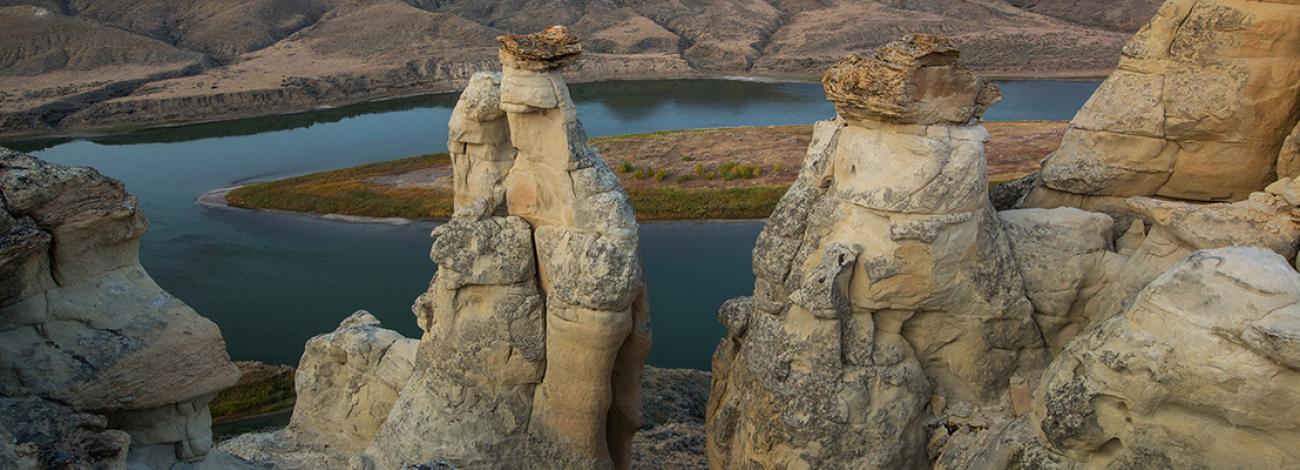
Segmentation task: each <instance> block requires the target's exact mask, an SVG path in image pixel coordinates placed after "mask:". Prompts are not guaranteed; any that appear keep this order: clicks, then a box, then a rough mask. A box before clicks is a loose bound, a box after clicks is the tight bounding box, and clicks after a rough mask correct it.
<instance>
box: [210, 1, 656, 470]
mask: <svg viewBox="0 0 1300 470" xmlns="http://www.w3.org/2000/svg"><path fill="white" fill-rule="evenodd" d="M501 43H502V45H503V46H502V48H501V60H502V65H503V69H504V71H503V72H502V73H501V74H490V73H482V74H478V75H475V76H474V77H473V78H472V79H471V80H470V83H469V86H468V88H467V89H466V90H465V92H464V93H462V94H461V96H460V100H459V101H458V102H457V104H456V107H455V109H454V110H453V112H452V117H451V122H450V123H449V126H448V127H449V130H450V131H449V142H448V147H449V148H450V150H451V155H452V163H453V175H454V176H453V178H454V185H455V192H456V195H455V198H454V203H455V216H454V217H453V218H452V219H451V220H449V221H447V222H446V223H444V224H442V225H440V226H438V227H437V228H436V229H434V231H433V234H432V236H433V240H434V241H433V246H432V248H431V249H430V257H431V258H432V259H433V261H434V262H435V263H437V265H438V272H437V274H436V275H435V276H434V278H433V281H432V282H431V283H430V285H429V289H428V291H426V292H425V293H424V294H422V295H421V296H420V297H419V298H418V299H416V301H415V305H414V306H413V307H412V310H413V312H414V313H415V316H416V319H417V322H418V323H419V325H420V328H421V329H422V330H423V331H424V336H423V337H422V338H421V339H420V340H419V342H418V346H417V345H415V344H414V341H413V340H406V339H402V338H400V336H398V335H397V334H396V333H393V332H391V331H387V330H378V329H377V328H374V326H377V325H372V323H373V318H371V317H369V316H368V315H359V316H356V315H354V317H352V318H349V319H348V320H346V321H345V322H344V324H343V325H340V329H339V330H338V331H335V332H334V333H331V334H329V335H325V336H321V337H317V338H315V339H313V340H312V342H310V343H308V348H307V352H306V353H305V354H304V357H303V361H302V364H303V365H302V367H301V368H300V369H299V371H298V378H297V386H298V387H297V388H298V392H299V395H300V399H299V403H298V404H297V406H296V407H295V410H294V418H293V423H292V424H291V425H290V427H289V428H288V429H287V430H285V431H283V432H280V433H273V434H269V435H266V434H263V435H256V436H250V437H248V438H246V439H243V440H241V441H240V442H238V443H236V444H232V446H231V449H232V450H235V451H237V452H239V453H240V455H244V456H247V457H249V458H251V459H253V460H257V461H260V462H270V463H277V464H281V465H288V466H339V465H343V463H344V462H347V464H348V465H351V466H352V467H353V468H365V469H388V468H401V467H403V466H406V465H418V464H430V463H433V462H447V463H449V464H451V465H453V466H456V467H458V468H460V467H467V468H503V469H504V468H511V469H513V468H628V467H629V466H630V463H631V461H630V460H631V445H632V438H633V435H634V433H635V432H636V430H637V429H638V428H639V427H640V426H641V411H640V408H641V401H640V388H641V376H642V369H643V367H644V362H645V357H646V355H647V354H648V353H649V348H650V326H649V325H650V323H649V316H648V315H649V310H648V306H647V303H646V292H645V280H644V275H643V274H642V268H641V260H640V257H639V255H638V253H637V242H638V241H637V225H636V220H635V218H634V216H633V213H632V206H631V204H630V202H629V201H628V198H627V195H626V194H625V193H624V192H623V190H622V188H621V187H620V186H619V183H618V179H617V178H616V177H615V176H614V174H613V172H611V171H610V170H609V168H607V167H606V166H605V163H604V161H603V160H602V159H601V158H600V155H599V153H597V151H596V150H595V149H593V148H591V147H589V146H588V145H587V135H586V133H585V132H584V131H583V129H582V124H581V123H580V122H579V121H578V119H577V112H576V108H575V107H574V104H573V101H572V100H571V99H570V98H569V92H568V87H567V86H566V85H565V83H564V80H563V79H562V78H561V76H560V72H561V70H562V69H563V67H564V66H565V65H567V64H569V63H571V62H572V61H573V60H575V59H576V58H577V55H578V54H579V53H580V52H581V45H580V44H579V43H578V42H577V38H576V37H574V36H573V35H572V34H570V33H569V32H568V30H567V29H565V28H563V27H558V26H557V27H553V28H549V29H547V30H546V31H543V32H541V33H537V34H532V35H515V36H503V37H502V38H501ZM304 392H310V393H307V394H306V396H304ZM286 456H287V457H286Z"/></svg>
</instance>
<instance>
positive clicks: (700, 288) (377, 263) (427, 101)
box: [5, 80, 1098, 369]
mask: <svg viewBox="0 0 1300 470" xmlns="http://www.w3.org/2000/svg"><path fill="white" fill-rule="evenodd" d="M1000 85H1001V86H1002V90H1003V93H1004V94H1005V95H1006V98H1005V99H1004V101H1003V102H1002V103H1001V104H999V105H997V106H996V107H995V108H993V109H991V110H990V111H989V112H988V113H987V115H986V116H985V118H986V119H988V120H1066V119H1070V118H1071V117H1073V115H1074V113H1075V112H1076V111H1077V110H1078V109H1079V107H1080V106H1082V104H1083V103H1084V102H1085V101H1086V100H1087V98H1088V97H1089V96H1090V95H1091V94H1092V92H1093V91H1094V90H1096V88H1097V85H1098V83H1097V82H1081V81H1022V82H1002V83H1000ZM571 88H572V95H573V98H574V101H576V102H577V104H578V112H579V116H580V118H581V119H582V121H583V124H584V125H585V126H586V128H587V131H588V133H590V134H591V135H592V136H603V135H618V134H628V133H637V132H651V131H658V130H669V129H686V128H696V127H720V126H752V125H781V124H801V123H811V122H813V121H816V120H819V119H826V118H829V117H831V116H832V115H833V113H834V110H833V109H832V107H831V106H830V104H829V103H827V102H826V101H825V100H824V98H823V95H822V90H821V86H820V85H818V84H806V83H758V82H744V81H722V80H660V81H631V82H606V83H592V84H578V85H573V86H572V87H571ZM454 104H455V95H434V96H425V97H418V98H410V99H402V100H394V101H387V102H381V103H371V104H364V105H358V106H350V107H346V108H340V109H335V110H325V111H316V112H311V113H303V114H296V115H286V116H274V117H266V118H257V119H247V120H241V121H234V122H227V123H216V124H202V125H194V126H186V127H178V128H168V129H158V130H149V131H141V132H135V133H131V134H126V135H121V136H113V137H105V138H94V139H88V140H71V141H67V140H52V141H29V142H12V143H8V144H5V145H6V146H10V147H14V148H18V149H20V150H25V151H30V152H32V153H33V154H35V155H37V156H39V157H41V158H44V159H46V160H49V161H53V162H57V163H61V164H65V165H88V166H92V167H95V168H96V169H98V170H99V171H101V172H103V173H104V174H107V175H109V176H112V177H114V178H119V179H121V180H122V181H124V182H125V183H126V186H127V189H128V190H129V191H131V192H132V193H133V194H135V195H136V196H137V197H138V198H139V199H140V204H141V207H142V208H143V210H144V212H145V214H146V215H148V217H149V219H150V221H151V222H152V228H151V229H150V230H149V232H148V233H147V234H146V235H145V237H144V242H143V246H142V248H141V259H142V262H143V264H144V266H145V268H146V269H147V270H148V271H149V272H150V274H152V275H153V277H154V279H156V280H157V281H158V283H159V284H160V285H162V286H163V287H164V288H165V289H167V290H168V291H170V292H171V293H173V294H175V295H176V296H177V297H180V298H181V299H183V300H185V301H186V302H188V303H189V304H190V305H192V306H193V307H194V308H195V309H196V310H198V311H199V312H200V313H201V314H203V315H204V316H207V317H208V318H210V319H212V320H213V321H215V322H216V323H217V324H218V325H220V326H221V330H222V333H223V334H224V335H225V339H226V342H227V344H228V345H229V348H230V353H231V356H232V357H234V358H235V359H237V360H243V359H250V360H260V361H266V362H273V363H285V364H296V363H297V362H298V357H299V356H300V355H301V354H302V348H303V344H304V343H305V342H306V341H307V339H308V338H310V337H311V336H314V335H316V334H320V333H323V332H327V331H331V330H333V329H334V327H335V326H337V325H338V322H339V321H340V320H342V319H343V318H344V317H345V316H347V315H348V314H350V313H352V311H354V310H356V309H367V310H370V311H371V312H372V313H374V314H375V316H377V317H378V318H379V319H380V320H382V321H383V323H384V326H386V327H388V328H392V329H395V330H398V331H400V332H402V333H404V334H406V335H408V336H418V335H419V333H420V331H419V328H418V327H417V326H416V325H415V319H414V317H413V316H412V315H411V313H410V304H411V302H412V301H414V299H415V297H416V296H417V295H419V294H420V293H421V292H423V291H424V290H425V288H426V287H427V286H428V283H429V279H430V278H431V277H432V275H433V272H434V269H435V268H434V265H433V263H432V262H431V261H429V259H428V250H429V245H430V242H429V238H428V235H429V230H430V229H431V228H432V224H429V223H417V224H411V225H405V226H388V225H370V224H348V223H339V222H330V221H325V220H320V219H315V218H311V217H303V216H295V215H278V214H266V213H257V212H252V211H243V210H231V209H208V208H203V207H201V206H198V205H197V204H195V203H194V200H195V199H196V198H197V197H198V196H199V195H201V194H202V193H204V192H206V191H208V190H211V189H214V188H221V187H227V186H231V185H233V184H238V183H241V182H246V181H250V180H256V179H268V178H276V177H283V176H288V175H294V174H301V173H308V172H313V171H319V170H325V169H331V168H339V167H345V166H351V165H357V164H361V163H367V162H374V161H381V160H389V159H393V158H398V157H405V156H410V155H416V154H422V153H430V152H442V151H445V150H446V140H447V119H448V117H449V116H450V113H451V107H452V105H454ZM761 228H762V224H761V223H760V222H726V223H709V222H684V223H644V224H642V225H641V253H642V256H643V258H644V259H645V264H646V275H647V277H648V281H649V284H650V302H651V315H652V316H653V321H654V328H655V347H654V350H653V352H652V353H651V355H650V363H651V364H653V365H657V366H662V367H693V368H700V369H707V368H708V367H709V357H710V355H711V354H712V351H713V348H714V346H716V344H717V341H718V339H719V338H721V336H722V327H721V326H720V325H719V324H718V323H717V321H716V320H715V313H716V312H717V309H718V307H719V306H720V305H721V304H722V302H723V301H724V300H726V299H728V298H731V297H735V296H738V295H745V294H747V293H748V292H750V291H751V290H752V288H753V282H754V278H753V274H752V273H751V271H750V260H749V255H750V250H751V249H752V248H753V246H754V240H755V239H756V238H757V236H758V231H759V230H760V229H761Z"/></svg>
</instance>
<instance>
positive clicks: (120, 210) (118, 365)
mask: <svg viewBox="0 0 1300 470" xmlns="http://www.w3.org/2000/svg"><path fill="white" fill-rule="evenodd" d="M0 196H3V197H2V198H0V199H3V201H4V202H3V205H2V206H0V207H3V209H4V210H3V211H0V237H2V238H0V273H3V274H4V276H3V277H2V278H0V396H7V397H39V398H42V399H47V400H51V401H54V402H58V403H60V404H63V405H66V406H68V407H70V408H71V409H72V410H73V411H75V412H93V413H94V414H97V415H103V416H104V417H106V419H107V422H106V424H105V425H104V426H105V427H107V428H109V429H117V430H122V431H125V432H127V433H128V434H129V435H130V446H131V450H130V452H129V453H128V454H127V456H128V459H127V460H128V461H129V462H130V463H131V464H138V465H154V466H163V467H165V466H168V465H170V464H172V463H175V462H177V461H183V462H198V461H202V460H203V458H204V457H205V456H206V455H207V454H208V451H209V450H210V448H211V446H212V432H211V429H210V425H211V415H210V414H209V413H208V408H207V402H208V400H210V399H211V398H212V396H213V395H215V394H216V393H217V392H218V391H220V390H222V389H224V388H226V387H228V386H230V385H232V384H234V383H235V381H236V380H238V378H239V370H238V369H237V368H236V367H235V365H234V364H233V363H232V362H230V358H229V355H228V354H227V353H226V346H225V342H224V341H223V340H222V338H221V332H220V331H219V330H218V329H217V326H216V325H215V324H213V323H212V322H210V321H208V320H207V319H205V318H203V317H201V316H199V315H198V314H197V313H195V312H194V310H193V309H191V308H190V307H189V306H188V305H186V304H185V303H184V302H182V301H181V300H180V299H177V298H175V297H173V296H171V295H170V294H168V293H167V292H166V291H164V290H162V288H160V287H158V285H157V284H156V283H154V281H153V279H151V278H150V277H149V275H148V274H147V273H146V272H145V271H144V268H143V267H141V266H140V263H139V257H138V253H139V243H140V237H141V235H143V234H144V231H145V230H146V229H147V228H148V222H147V221H146V220H145V218H144V216H143V215H142V214H140V212H139V208H138V205H137V202H136V199H135V198H134V197H132V196H131V195H129V194H127V193H126V191H125V190H124V188H123V186H122V183H120V182H118V181H116V180H113V179H111V178H107V177H105V176H103V175H101V174H99V173H98V172H96V171H95V170H93V169H90V168H69V167H63V166H59V165H53V164H49V163H46V162H44V161H41V160H39V159H36V158H34V157H31V156H27V155H23V154H19V153H15V152H12V151H9V150H4V149H0Z"/></svg>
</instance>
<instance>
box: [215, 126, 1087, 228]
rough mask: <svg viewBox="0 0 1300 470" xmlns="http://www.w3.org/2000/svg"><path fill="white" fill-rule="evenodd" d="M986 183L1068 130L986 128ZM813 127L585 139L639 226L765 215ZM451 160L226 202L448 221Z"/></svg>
mask: <svg viewBox="0 0 1300 470" xmlns="http://www.w3.org/2000/svg"><path fill="white" fill-rule="evenodd" d="M986 127H987V128H988V129H989V133H990V135H991V136H992V138H991V142H990V143H989V146H988V158H989V180H990V181H993V182H999V181H1007V180H1011V179H1015V178H1018V177H1020V176H1023V175H1025V174H1028V173H1030V172H1033V171H1035V170H1037V169H1038V162H1039V161H1040V160H1041V159H1042V158H1043V157H1044V156H1045V155H1047V154H1048V153H1050V152H1051V151H1052V150H1055V149H1056V147H1057V145H1059V143H1060V139H1061V135H1062V133H1063V132H1064V129H1065V123H1061V122H1008V123H987V124H986ZM811 133H812V126H809V125H799V126H776V127H739V128H723V129H692V130H683V131H668V132H654V133H648V134H633V135H624V136H617V137H602V138H595V139H592V140H591V144H592V145H593V146H595V147H596V148H598V149H600V151H601V154H602V155H603V156H604V158H605V161H606V163H607V164H608V165H609V167H610V168H611V169H612V170H614V172H615V173H616V174H617V175H618V177H619V179H620V180H621V181H622V183H623V187H624V188H625V189H626V190H627V193H628V197H629V198H630V199H631V200H632V206H633V207H634V208H635V209H636V215H637V219H638V220H642V221H648V220H690V219H758V218H764V217H767V215H768V214H769V213H771V211H772V208H773V207H775V206H776V203H777V201H778V200H780V198H781V196H782V195H783V194H785V191H786V189H787V188H788V187H789V185H790V184H791V182H793V181H794V178H795V176H797V175H798V172H799V166H800V164H801V163H802V161H803V156H804V151H805V149H806V148H807V146H808V141H809V139H810V137H811ZM451 195H452V193H451V162H450V159H449V158H448V157H447V155H446V154H431V155H421V156H417V157H410V158H403V159H400V160H392V161H386V162H379V163H371V164H367V165H361V166H356V167H351V168H344V169H340V170H331V171H324V172H319V173H312V174H308V175H303V176H297V177H292V178H285V179H282V180H275V181H268V182H263V183H254V184H249V185H246V186H241V187H239V188H236V189H234V190H232V191H230V193H228V194H227V195H226V202H227V203H228V204H230V205H231V206H235V207H244V208H252V209H272V210H283V211H292V212H302V213H309V214H341V215H349V216H363V217H401V218H406V219H445V218H448V217H450V216H451V212H452V204H451Z"/></svg>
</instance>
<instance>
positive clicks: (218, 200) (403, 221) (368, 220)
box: [194, 184, 767, 226]
mask: <svg viewBox="0 0 1300 470" xmlns="http://www.w3.org/2000/svg"><path fill="white" fill-rule="evenodd" d="M244 186H247V185H242V184H241V185H236V186H231V187H228V188H217V189H213V190H210V191H208V192H205V193H203V194H201V195H199V197H198V198H197V199H195V200H194V203H195V204H198V205H200V206H203V207H205V208H208V209H219V210H221V209H224V210H234V211H248V212H255V213H266V214H273V215H290V216H297V217H307V218H311V219H317V220H326V221H330V222H338V223H346V224H374V225H390V226H402V225H413V224H422V223H434V224H438V223H443V222H446V221H447V220H449V219H408V218H405V217H366V216H362V215H347V214H312V213H309V212H296V211H287V210H282V209H261V208H256V207H236V206H232V205H230V203H229V201H226V195H227V194H230V192H231V191H234V190H236V189H239V188H241V187H244ZM766 221H767V219H766V218H762V219H680V220H645V221H638V222H637V224H638V225H642V224H683V223H700V224H733V223H735V224H746V223H763V222H766Z"/></svg>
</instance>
